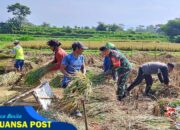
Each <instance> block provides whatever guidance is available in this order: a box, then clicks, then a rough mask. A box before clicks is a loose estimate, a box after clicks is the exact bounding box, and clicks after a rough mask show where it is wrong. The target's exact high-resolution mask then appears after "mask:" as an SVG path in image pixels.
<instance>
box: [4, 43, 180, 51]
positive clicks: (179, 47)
mask: <svg viewBox="0 0 180 130" xmlns="http://www.w3.org/2000/svg"><path fill="white" fill-rule="evenodd" d="M106 42H112V43H114V44H115V45H116V47H117V48H119V49H121V50H127V51H130V50H138V51H180V44H175V43H161V42H119V41H84V42H83V43H84V45H86V46H87V47H88V48H89V49H93V50H97V49H98V48H99V47H101V46H103V45H104V44H105V43H106ZM46 43H47V41H23V42H21V45H22V46H23V47H24V48H29V49H47V48H48V46H47V44H46ZM72 43H73V41H62V48H64V49H71V45H72ZM4 48H12V44H10V43H9V44H7V45H6V46H5V47H4Z"/></svg>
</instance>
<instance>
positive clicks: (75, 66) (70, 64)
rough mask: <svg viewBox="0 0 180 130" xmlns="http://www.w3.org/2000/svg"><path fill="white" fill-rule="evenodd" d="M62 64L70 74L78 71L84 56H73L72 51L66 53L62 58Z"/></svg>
mask: <svg viewBox="0 0 180 130" xmlns="http://www.w3.org/2000/svg"><path fill="white" fill-rule="evenodd" d="M61 64H62V65H65V66H66V71H67V72H68V73H70V74H72V73H74V72H75V71H80V70H81V67H82V66H83V64H84V56H83V55H79V56H78V57H75V56H74V55H73V53H71V54H68V55H67V56H65V57H64V58H63V60H62V63H61Z"/></svg>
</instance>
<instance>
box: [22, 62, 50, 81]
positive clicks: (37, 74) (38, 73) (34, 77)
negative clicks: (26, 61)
mask: <svg viewBox="0 0 180 130" xmlns="http://www.w3.org/2000/svg"><path fill="white" fill-rule="evenodd" d="M51 66H52V64H48V65H45V66H42V67H40V68H38V69H34V70H32V71H30V72H29V73H28V74H27V75H26V76H25V83H26V84H28V85H36V84H40V79H41V78H42V77H43V76H44V75H45V74H47V73H48V72H49V71H48V70H49V68H50V67H51Z"/></svg>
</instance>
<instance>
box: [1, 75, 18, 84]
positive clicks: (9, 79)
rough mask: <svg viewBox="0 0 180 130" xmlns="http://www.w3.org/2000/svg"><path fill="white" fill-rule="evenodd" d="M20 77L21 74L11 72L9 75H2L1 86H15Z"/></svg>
mask: <svg viewBox="0 0 180 130" xmlns="http://www.w3.org/2000/svg"><path fill="white" fill-rule="evenodd" d="M20 76H21V74H20V73H15V72H9V73H7V74H3V75H0V86H1V85H13V84H14V83H15V82H16V81H17V80H18V79H19V78H20Z"/></svg>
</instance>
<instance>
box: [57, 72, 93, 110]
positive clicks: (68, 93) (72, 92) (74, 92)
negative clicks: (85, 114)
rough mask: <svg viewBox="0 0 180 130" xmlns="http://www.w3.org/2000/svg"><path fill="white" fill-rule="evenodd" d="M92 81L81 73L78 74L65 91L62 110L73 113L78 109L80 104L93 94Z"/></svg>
mask: <svg viewBox="0 0 180 130" xmlns="http://www.w3.org/2000/svg"><path fill="white" fill-rule="evenodd" d="M91 85H92V84H91V81H90V80H89V79H88V78H87V77H86V76H85V75H83V74H82V73H81V72H76V76H75V77H73V78H72V81H71V83H70V84H69V86H68V87H67V88H66V89H65V90H64V97H63V99H62V100H61V103H60V105H61V110H62V111H64V112H70V113H71V112H73V110H75V109H77V108H78V102H79V101H80V100H81V99H83V98H84V97H88V96H89V95H90V94H91V93H92V86H91Z"/></svg>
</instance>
